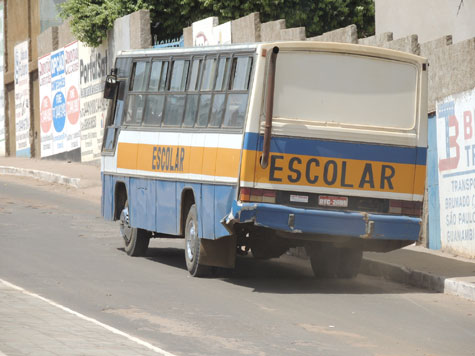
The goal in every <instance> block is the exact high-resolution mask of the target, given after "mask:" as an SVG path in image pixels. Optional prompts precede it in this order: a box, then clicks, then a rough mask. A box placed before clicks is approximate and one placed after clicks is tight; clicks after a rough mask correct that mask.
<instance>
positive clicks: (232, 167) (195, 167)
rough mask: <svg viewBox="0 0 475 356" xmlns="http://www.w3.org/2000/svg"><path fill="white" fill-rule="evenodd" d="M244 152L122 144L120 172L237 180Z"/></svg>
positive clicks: (226, 149) (119, 160)
mask: <svg viewBox="0 0 475 356" xmlns="http://www.w3.org/2000/svg"><path fill="white" fill-rule="evenodd" d="M240 155H241V150H239V149H231V148H216V147H189V146H173V145H148V144H137V143H124V142H119V146H118V151H117V168H121V169H131V170H140V171H147V172H165V173H178V174H203V175H208V176H217V177H230V178H237V176H238V172H239V160H240Z"/></svg>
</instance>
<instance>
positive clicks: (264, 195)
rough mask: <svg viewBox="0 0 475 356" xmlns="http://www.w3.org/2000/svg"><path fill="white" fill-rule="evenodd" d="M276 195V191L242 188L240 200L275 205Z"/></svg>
mask: <svg viewBox="0 0 475 356" xmlns="http://www.w3.org/2000/svg"><path fill="white" fill-rule="evenodd" d="M275 197H276V193H275V191H274V190H268V189H255V188H241V190H240V194H239V200H241V201H245V202H246V201H249V202H257V203H275Z"/></svg>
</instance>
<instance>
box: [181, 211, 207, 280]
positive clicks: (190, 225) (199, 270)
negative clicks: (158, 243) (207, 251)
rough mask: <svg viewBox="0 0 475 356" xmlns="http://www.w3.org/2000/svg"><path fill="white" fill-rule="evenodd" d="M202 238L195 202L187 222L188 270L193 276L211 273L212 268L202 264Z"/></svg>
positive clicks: (186, 254) (186, 250) (186, 253)
mask: <svg viewBox="0 0 475 356" xmlns="http://www.w3.org/2000/svg"><path fill="white" fill-rule="evenodd" d="M200 253H201V251H200V238H199V236H198V218H197V213H196V205H195V204H193V205H192V206H191V207H190V210H189V211H188V216H187V217H186V223H185V261H186V268H187V269H188V272H190V274H191V275H192V276H193V277H204V276H206V275H208V274H209V273H210V270H211V268H210V267H209V266H205V265H203V264H200V257H201V256H200Z"/></svg>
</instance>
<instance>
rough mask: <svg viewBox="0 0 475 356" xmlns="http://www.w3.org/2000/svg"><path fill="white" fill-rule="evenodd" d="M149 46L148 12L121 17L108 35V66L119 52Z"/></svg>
mask: <svg viewBox="0 0 475 356" xmlns="http://www.w3.org/2000/svg"><path fill="white" fill-rule="evenodd" d="M151 46H152V34H151V32H150V13H149V12H148V11H146V10H140V11H136V12H134V13H132V14H130V15H127V16H124V17H121V18H119V19H117V20H115V21H114V28H113V29H112V30H110V31H109V33H108V47H109V53H110V55H109V58H110V62H109V64H110V65H112V63H113V61H114V59H115V55H116V54H117V52H119V51H124V50H127V49H138V48H148V47H151Z"/></svg>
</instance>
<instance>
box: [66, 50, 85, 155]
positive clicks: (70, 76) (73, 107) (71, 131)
mask: <svg viewBox="0 0 475 356" xmlns="http://www.w3.org/2000/svg"><path fill="white" fill-rule="evenodd" d="M64 59H65V82H66V86H65V91H64V95H65V97H66V126H65V130H64V131H65V135H66V141H65V151H72V150H74V149H77V148H79V146H80V145H81V125H80V122H79V113H80V107H81V106H80V99H79V46H78V42H73V43H71V44H69V45H67V46H65V47H64Z"/></svg>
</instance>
